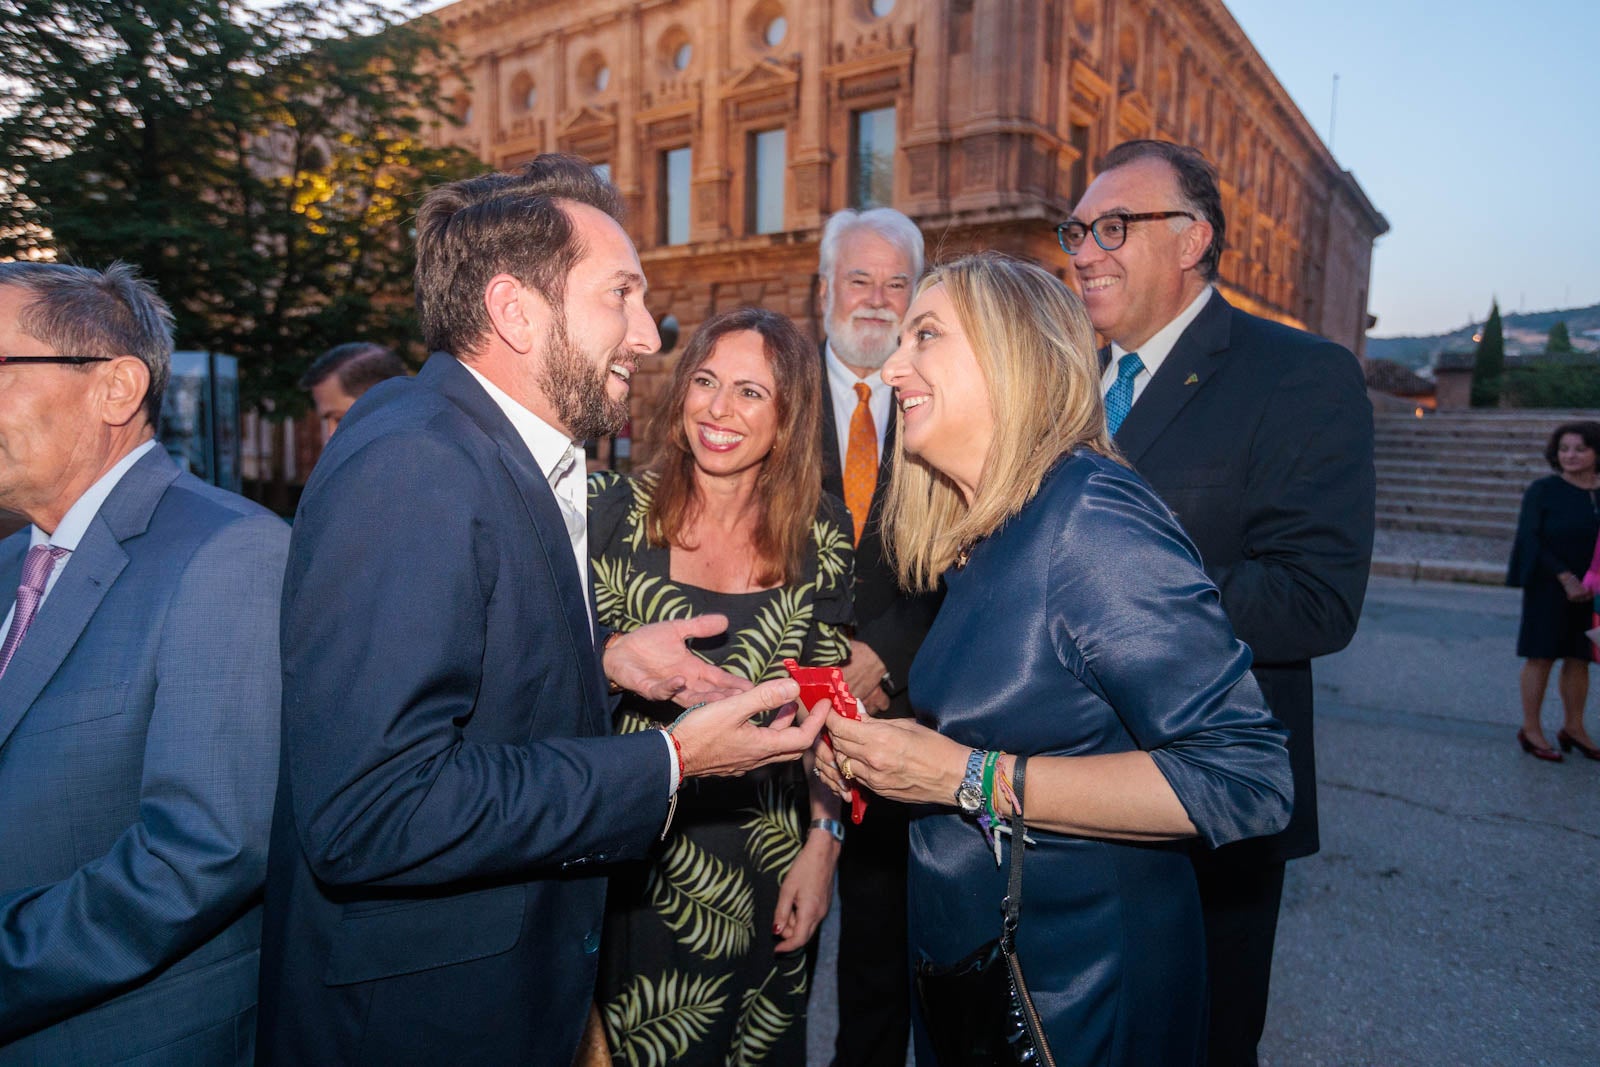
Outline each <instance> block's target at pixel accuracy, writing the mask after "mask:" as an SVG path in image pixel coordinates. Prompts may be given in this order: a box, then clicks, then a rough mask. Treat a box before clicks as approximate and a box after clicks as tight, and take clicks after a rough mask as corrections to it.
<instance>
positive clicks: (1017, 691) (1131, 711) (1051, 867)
mask: <svg viewBox="0 0 1600 1067" xmlns="http://www.w3.org/2000/svg"><path fill="white" fill-rule="evenodd" d="M946 579H947V582H948V586H949V588H948V592H947V594H946V599H945V602H944V605H943V607H942V608H941V609H940V612H939V615H938V618H937V619H936V620H935V622H934V625H933V629H932V630H931V631H930V632H929V634H928V639H927V641H926V642H924V644H923V646H922V650H921V651H920V652H919V653H918V655H917V658H916V662H915V663H914V665H913V667H912V672H911V679H910V681H911V700H912V704H913V707H914V708H915V709H916V714H917V718H918V719H919V721H921V722H922V723H923V724H924V725H926V726H929V727H931V728H933V729H936V730H938V731H939V732H940V733H942V734H945V735H946V736H948V737H950V738H952V739H954V740H956V741H959V742H961V743H962V744H964V745H970V746H972V747H973V748H978V749H1001V750H1003V751H1007V752H1019V753H1026V754H1028V755H1030V756H1086V755H1093V754H1099V753H1112V752H1127V751H1132V750H1135V749H1142V750H1144V751H1147V752H1149V753H1150V754H1151V756H1152V758H1153V759H1154V760H1155V762H1156V764H1157V766H1158V767H1159V769H1160V770H1161V772H1162V774H1163V775H1165V777H1166V779H1167V781H1168V782H1169V783H1170V784H1171V786H1172V788H1173V791H1174V792H1175V793H1176V794H1177V796H1178V799H1179V800H1180V801H1181V802H1182V804H1183V806H1184V809H1185V810H1186V811H1187V812H1188V813H1189V817H1190V819H1191V820H1192V821H1193V822H1194V825H1195V828H1196V830H1197V831H1198V832H1199V835H1200V838H1201V839H1202V841H1203V842H1204V843H1205V844H1206V845H1209V846H1213V847H1214V846H1216V845H1221V844H1224V843H1227V842H1229V841H1236V840H1239V839H1242V838H1246V837H1254V836H1259V835H1265V834H1271V833H1274V832H1276V831H1278V830H1280V829H1282V828H1283V826H1284V825H1285V824H1286V823H1287V822H1288V818H1289V812H1290V808H1291V804H1292V799H1293V785H1292V779H1291V777H1290V773H1289V759H1288V752H1287V749H1286V748H1285V739H1286V736H1287V735H1286V731H1285V730H1284V729H1283V727H1282V725H1281V724H1280V723H1279V722H1278V721H1277V720H1276V719H1274V718H1273V717H1272V715H1271V713H1270V712H1268V710H1267V707H1266V704H1265V703H1264V702H1263V701H1262V698H1261V693H1260V690H1259V689H1258V688H1257V686H1256V683H1255V681H1254V679H1253V678H1252V677H1251V675H1250V670H1249V668H1250V662H1251V657H1250V650H1249V649H1248V648H1246V647H1245V646H1244V645H1243V644H1242V643H1240V642H1239V640H1238V639H1237V638H1236V637H1235V636H1234V633H1233V629H1232V627H1231V626H1229V624H1228V620H1227V618H1226V616H1224V614H1223V612H1222V606H1221V601H1220V598H1219V596H1218V593H1217V590H1216V588H1215V587H1214V586H1213V585H1212V584H1211V582H1210V580H1209V579H1207V577H1206V576H1205V573H1204V571H1203V570H1202V569H1201V566H1200V559H1199V555H1198V553H1197V552H1196V551H1195V549H1194V546H1193V545H1192V544H1191V543H1190V542H1189V539H1188V538H1187V537H1186V536H1185V535H1184V533H1183V531H1182V530H1181V529H1180V528H1179V526H1178V524H1177V522H1176V520H1175V519H1174V518H1173V517H1172V515H1171V513H1170V512H1169V511H1168V510H1167V509H1166V507H1165V506H1164V505H1163V504H1162V503H1161V501H1160V500H1159V499H1158V498H1157V497H1156V495H1155V493H1154V492H1153V491H1152V490H1151V489H1150V488H1149V486H1147V485H1146V484H1145V483H1144V482H1143V481H1142V480H1141V479H1140V478H1139V476H1138V475H1137V474H1134V473H1133V472H1132V471H1130V470H1128V469H1127V468H1125V467H1123V466H1121V465H1119V464H1117V463H1114V462H1112V461H1110V460H1107V459H1104V458H1102V457H1099V456H1095V455H1092V454H1089V453H1086V452H1078V453H1074V454H1072V455H1069V456H1066V457H1063V459H1062V460H1061V461H1060V462H1059V463H1057V464H1056V466H1055V467H1054V468H1053V469H1052V470H1051V472H1050V473H1049V474H1048V475H1047V476H1046V477H1045V480H1044V482H1043V484H1042V485H1041V486H1040V489H1039V492H1038V493H1037V494H1036V495H1035V497H1034V498H1033V500H1031V501H1030V502H1029V503H1028V504H1027V505H1025V506H1024V507H1023V509H1022V510H1021V512H1019V513H1018V514H1017V515H1016V516H1014V517H1013V518H1012V519H1011V520H1009V521H1008V522H1007V523H1006V524H1005V525H1004V526H1003V527H1002V528H1001V529H1000V530H998V531H997V532H996V533H995V534H994V535H992V536H991V537H989V538H987V539H986V540H985V541H983V542H982V543H980V544H979V545H978V546H976V548H975V549H974V551H973V553H972V555H971V559H970V560H969V562H968V564H967V566H966V567H965V568H963V569H961V570H957V571H951V572H950V573H949V574H948V575H947V576H946ZM1030 834H1031V836H1032V837H1033V838H1034V839H1035V840H1036V842H1037V844H1036V845H1034V846H1030V848H1029V852H1028V860H1027V864H1026V874H1025V877H1024V888H1023V910H1022V927H1021V933H1020V937H1019V951H1020V954H1021V959H1022V963H1023V967H1024V970H1025V973H1026V974H1027V977H1028V983H1029V986H1030V988H1031V989H1032V992H1033V995H1034V999H1035V1003H1036V1005H1037V1007H1038V1008H1039V1010H1040V1012H1041V1014H1042V1015H1043V1017H1044V1022H1045V1028H1046V1031H1047V1033H1048V1035H1049V1038H1050V1042H1051V1047H1052V1050H1053V1051H1054V1053H1055V1056H1056V1059H1057V1062H1058V1063H1061V1064H1096V1065H1108V1064H1128V1065H1136V1064H1152V1063H1159V1064H1164V1065H1172V1064H1185V1063H1196V1062H1198V1061H1199V1059H1200V1056H1201V1054H1202V1050H1203V1048H1204V1042H1203V1035H1204V1029H1205V1003H1206V999H1205V953H1204V934H1203V928H1202V925H1201V919H1200V901H1199V897H1198V894H1197V891H1196V889H1195V882H1194V873H1193V868H1192V866H1191V864H1190V862H1189V859H1188V854H1187V852H1188V849H1189V848H1190V847H1191V843H1190V842H1169V843H1156V844H1133V843H1127V842H1119V841H1109V840H1102V839H1093V838H1085V837H1074V836H1069V835H1064V834H1052V833H1046V832H1044V831H1042V830H1037V829H1034V830H1030ZM1005 874H1006V872H1005V869H1004V867H1003V866H997V865H996V863H995V856H994V853H993V851H992V850H991V849H990V848H989V847H988V845H987V844H986V842H985V840H984V838H983V835H982V833H981V832H980V831H979V829H978V827H977V825H976V824H975V823H974V822H973V821H972V820H970V819H966V818H963V817H962V816H961V815H960V814H959V813H956V812H955V811H954V810H953V809H950V808H942V809H933V810H931V811H930V812H929V813H927V814H924V815H922V816H921V817H919V818H917V819H916V820H915V821H914V822H913V824H912V827H911V873H910V907H911V941H912V954H913V958H914V959H923V960H929V961H932V962H934V963H937V964H949V963H952V962H954V961H956V960H958V959H960V958H962V957H963V956H965V955H966V954H967V953H969V952H971V951H972V950H973V949H975V948H977V947H978V946H979V945H981V944H983V943H984V942H986V941H988V940H990V939H991V938H993V937H995V936H997V934H998V933H999V930H1000V902H1001V899H1002V897H1003V896H1004V895H1005ZM921 1044H922V1042H921V1038H920V1035H919V1050H918V1051H919V1062H924V1063H932V1062H933V1060H932V1056H931V1053H930V1052H929V1050H927V1049H926V1048H924V1047H920V1046H921Z"/></svg>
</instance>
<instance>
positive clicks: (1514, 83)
mask: <svg viewBox="0 0 1600 1067" xmlns="http://www.w3.org/2000/svg"><path fill="white" fill-rule="evenodd" d="M1224 2H1225V3H1226V4H1227V6H1228V8H1229V10H1230V11H1232V12H1233V16H1234V18H1235V19H1237V20H1238V22H1239V25H1240V26H1242V27H1243V28H1244V31H1245V33H1246V34H1248V35H1249V37H1250V40H1251V41H1252V42H1253V43H1254V44H1255V46H1256V50H1257V51H1258V52H1260V53H1261V55H1262V57H1263V58H1264V59H1265V60H1266V61H1267V64H1268V65H1269V66H1270V67H1271V68H1272V71H1273V73H1274V74H1276V75H1277V77H1278V80H1279V81H1280V82H1281V83H1282V84H1283V87H1284V88H1285V89H1286V90H1288V92H1289V95H1290V96H1292V97H1293V98H1294V100H1295V102H1296V103H1297V104H1299V105H1300V110H1301V111H1302V112H1304V113H1305V115H1306V117H1307V118H1308V119H1309V120H1310V121H1311V124H1312V126H1313V127H1314V128H1315V129H1316V131H1317V132H1318V133H1319V134H1321V135H1322V137H1323V139H1324V140H1327V136H1328V114H1329V101H1330V94H1331V91H1332V82H1333V75H1334V74H1338V75H1339V101H1338V116H1337V120H1336V122H1335V125H1334V132H1333V145H1332V147H1333V153H1334V156H1335V158H1337V159H1338V160H1339V163H1340V165H1341V166H1343V167H1344V168H1345V169H1347V170H1349V171H1351V172H1352V173H1354V175H1355V177H1356V180H1357V181H1359V182H1360V183H1361V187H1362V188H1363V189H1364V190H1365V191H1366V193H1367V196H1368V197H1369V198H1371V200H1372V202H1373V203H1374V204H1375V205H1376V206H1377V208H1378V210H1379V211H1381V212H1383V214H1384V216H1385V217H1386V218H1388V220H1389V227H1390V230H1389V233H1387V234H1386V235H1384V236H1383V237H1380V238H1379V239H1378V244H1377V249H1376V251H1375V252H1374V254H1373V266H1372V274H1373V277H1372V287H1371V296H1370V308H1371V310H1372V312H1373V313H1374V314H1376V315H1377V316H1378V325H1377V326H1376V327H1375V328H1374V329H1373V331H1372V333H1373V335H1374V336H1378V337H1389V336H1395V335H1399V334H1431V333H1440V332H1443V331H1445V330H1448V329H1452V328H1454V327H1457V326H1461V325H1463V324H1465V323H1466V322H1467V321H1469V319H1482V318H1483V317H1484V316H1485V315H1487V314H1488V310H1489V302H1490V300H1491V299H1492V298H1494V297H1496V296H1498V297H1499V300H1500V307H1501V310H1502V311H1518V310H1526V311H1536V310H1544V309H1550V308H1565V307H1581V306H1588V305H1590V304H1595V303H1600V62H1597V61H1596V53H1595V43H1596V41H1597V39H1600V3H1596V2H1595V0H1523V2H1520V3H1510V4H1508V3H1505V2H1504V0H1496V2H1494V3H1489V2H1486V0H1454V2H1441V0H1341V2H1340V3H1337V4H1330V3H1325V2H1323V3H1306V2H1303V0H1224Z"/></svg>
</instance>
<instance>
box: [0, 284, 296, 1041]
mask: <svg viewBox="0 0 1600 1067" xmlns="http://www.w3.org/2000/svg"><path fill="white" fill-rule="evenodd" d="M170 323H171V315H170V313H169V311H168V310H167V308H166V306H165V305H164V304H163V303H162V302H161V300H160V299H159V298H158V297H157V296H156V295H155V293H154V291H153V290H152V289H151V288H150V287H149V286H148V285H147V284H145V283H144V282H142V281H140V280H138V279H137V278H136V277H135V276H134V274H133V272H132V271H131V270H130V269H129V268H128V267H126V266H123V265H116V266H113V267H111V268H110V269H109V270H107V271H105V272H104V273H100V272H96V271H91V270H85V269H83V268H80V267H68V266H59V265H56V264H37V263H9V264H0V508H5V509H9V510H11V511H14V512H17V513H19V514H21V515H23V516H25V517H26V518H27V520H28V523H29V525H27V526H25V527H23V528H22V529H21V530H19V531H17V532H16V533H14V534H13V535H11V536H10V537H9V538H7V539H6V540H4V541H3V542H0V589H3V590H5V591H6V594H9V592H10V591H11V590H16V598H15V601H14V602H9V601H8V600H7V599H0V606H5V607H8V608H9V610H7V611H6V613H5V615H4V618H3V619H0V634H4V637H3V639H0V1064H6V1065H8V1064H23V1063H27V1064H34V1063H50V1064H91V1063H92V1064H100V1063H139V1064H145V1065H155V1064H177V1063H185V1064H188V1063H205V1064H230V1063H248V1062H250V1060H251V1058H252V1055H253V1048H254V1046H253V1041H254V1029H255V1002H256V971H257V966H258V962H259V954H260V953H259V949H260V939H261V917H260V906H259V899H260V893H261V885H262V881H263V878H264V876H265V872H266V853H267V833H268V827H269V824H270V820H271V816H272V796H273V786H274V784H275V782H276V776H277V762H278V720H279V708H278V704H279V694H280V686H281V681H280V674H279V663H278V597H279V592H280V587H281V584H282V576H283V567H284V560H285V558H286V555H287V550H288V542H289V531H288V528H287V527H286V526H285V525H284V524H283V522H281V521H280V520H278V519H277V518H276V517H274V516H273V515H271V514H270V513H268V512H266V511H264V510H263V509H261V508H259V507H257V506H256V505H254V504H251V503H250V502H248V501H246V500H244V499H242V498H240V497H237V496H234V495H232V494H230V493H226V492H223V491H222V490H219V489H214V488H212V487H210V486H208V485H205V484H203V483H201V482H200V481H198V480H197V479H195V478H194V477H192V476H190V475H188V474H185V473H181V472H180V471H179V470H178V468H177V467H176V466H174V465H173V463H172V461H171V460H170V459H169V458H168V457H167V454H166V452H165V451H164V450H162V448H161V447H160V445H159V444H158V443H157V442H156V441H155V427H156V425H157V424H158V423H159V420H160V411H161V398H162V394H163V392H164V391H165V387H166V381H167V377H168V371H169V365H170V357H171V352H172V340H171V333H170V329H171V327H170ZM6 594H0V596H5V595H6Z"/></svg>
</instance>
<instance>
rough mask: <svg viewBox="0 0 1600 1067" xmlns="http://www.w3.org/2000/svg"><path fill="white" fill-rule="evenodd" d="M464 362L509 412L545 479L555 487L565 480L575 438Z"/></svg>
mask: <svg viewBox="0 0 1600 1067" xmlns="http://www.w3.org/2000/svg"><path fill="white" fill-rule="evenodd" d="M461 365H462V366H463V367H465V368H467V373H469V374H471V375H472V376H473V377H474V378H476V379H478V384H479V385H481V386H483V391H484V392H486V393H488V394H489V399H490V400H493V401H494V402H495V404H496V405H497V406H498V407H499V408H500V410H501V411H503V412H505V413H506V418H508V419H510V420H511V425H512V427H513V428H514V429H515V430H516V431H517V436H518V437H520V438H522V443H523V444H525V445H527V446H528V451H529V452H530V453H532V454H533V461H534V463H536V464H538V466H539V471H540V473H541V474H543V475H544V477H545V480H546V481H547V482H549V483H550V485H551V486H552V487H554V486H555V485H556V483H557V482H560V481H564V480H565V476H566V474H567V472H568V471H569V470H570V465H571V464H572V463H573V462H574V459H573V452H574V450H575V449H576V447H577V446H575V445H574V444H573V441H572V439H571V438H570V437H568V436H567V435H566V434H564V433H562V432H561V431H560V430H558V429H556V428H555V427H554V426H551V425H550V424H549V423H548V422H545V421H544V420H543V419H541V418H540V417H539V416H537V415H535V414H534V413H533V412H531V411H529V410H528V409H527V408H525V407H523V406H522V405H521V404H519V403H517V402H516V401H515V400H513V399H511V396H510V394H508V393H507V392H506V391H505V390H504V389H501V388H500V387H499V386H498V385H495V384H494V383H493V382H491V381H490V380H489V379H487V378H485V377H484V376H483V375H482V374H479V373H478V370H477V368H476V367H474V366H473V365H472V364H470V363H463V364H461Z"/></svg>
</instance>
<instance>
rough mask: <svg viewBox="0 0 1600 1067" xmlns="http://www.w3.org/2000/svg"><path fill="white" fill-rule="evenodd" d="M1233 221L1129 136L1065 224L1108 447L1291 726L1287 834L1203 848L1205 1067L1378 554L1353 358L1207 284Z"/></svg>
mask: <svg viewBox="0 0 1600 1067" xmlns="http://www.w3.org/2000/svg"><path fill="white" fill-rule="evenodd" d="M1225 229H1226V221H1225V219H1224V218H1223V213H1222V198H1221V195H1220V193H1219V192H1218V190H1217V179H1216V172H1215V171H1214V170H1213V169H1212V167H1211V165H1210V164H1209V163H1207V162H1206V161H1205V159H1204V158H1203V157H1202V156H1201V155H1200V153H1199V152H1197V151H1195V150H1194V149H1192V148H1188V147H1184V146H1181V145H1175V144H1171V143H1168V142H1162V141H1130V142H1127V143H1125V144H1122V145H1119V146H1117V147H1116V148H1114V149H1113V150H1112V151H1111V152H1110V153H1109V154H1108V155H1107V156H1106V158H1105V159H1104V160H1102V161H1101V165H1100V172H1099V176H1098V177H1096V178H1095V180H1094V182H1093V183H1092V184H1091V185H1090V186H1089V188H1088V190H1087V191H1086V192H1085V193H1084V196H1083V199H1082V201H1080V202H1079V204H1078V205H1077V207H1076V209H1075V210H1074V211H1073V213H1072V216H1071V217H1070V218H1069V219H1068V220H1067V221H1066V222H1064V223H1062V224H1061V225H1060V226H1059V227H1057V235H1058V237H1059V238H1060V241H1061V247H1062V249H1063V250H1064V251H1065V252H1066V253H1067V255H1068V256H1070V257H1071V262H1072V266H1073V270H1074V274H1075V275H1076V277H1077V282H1078V289H1079V292H1080V293H1081V294H1082V295H1083V300H1084V303H1085V304H1086V305H1087V307H1088V310H1089V318H1090V319H1091V321H1093V323H1094V326H1095V329H1096V330H1098V331H1099V332H1100V334H1101V336H1102V337H1104V338H1105V339H1106V340H1107V341H1109V342H1110V344H1109V346H1108V347H1107V348H1106V349H1103V350H1102V352H1101V357H1102V360H1103V362H1104V363H1105V375H1104V377H1103V378H1102V381H1101V387H1102V389H1104V391H1105V401H1106V419H1107V422H1108V424H1109V425H1110V428H1111V431H1112V433H1113V434H1114V435H1115V439H1116V442H1117V445H1118V446H1119V447H1120V448H1121V449H1122V452H1123V454H1124V455H1125V456H1126V457H1127V458H1128V460H1129V461H1130V462H1131V463H1132V464H1133V465H1134V467H1135V468H1137V470H1138V471H1139V473H1140V474H1141V475H1143V476H1144V478H1145V479H1146V480H1148V481H1149V482H1150V483H1151V485H1152V486H1154V487H1155V489H1156V491H1157V492H1158V493H1160V494H1161V497H1162V499H1163V500H1165V501H1166V503H1167V505H1168V506H1169V507H1171V508H1172V510H1173V511H1174V512H1175V513H1176V514H1177V517H1178V519H1179V521H1180V522H1181V523H1182V524H1183V527H1184V529H1185V530H1186V531H1187V532H1188V534H1189V536H1190V537H1191V538H1192V539H1193V540H1194V543H1195V546H1196V548H1198V549H1199V551H1200V556H1201V558H1202V560H1203V562H1204V564H1205V569H1206V573H1207V574H1208V575H1210V577H1211V579H1212V581H1214V582H1215V583H1216V585H1217V588H1218V589H1219V590H1220V591H1221V593H1222V606H1223V609H1224V610H1225V611H1226V612H1227V614H1228V618H1229V619H1230V620H1231V621H1232V623H1233V626H1234V629H1235V631H1237V633H1238V635H1239V637H1240V639H1241V640H1243V641H1245V642H1246V643H1247V644H1249V645H1250V647H1251V650H1252V651H1253V652H1254V653H1255V669H1254V674H1255V676H1256V680H1257V681H1258V682H1259V683H1260V685H1261V691H1262V694H1263V695H1264V696H1265V697H1266V699H1267V703H1268V704H1269V705H1270V707H1271V708H1272V711H1273V713H1274V714H1275V715H1277V716H1278V718H1280V719H1282V720H1283V722H1284V723H1285V725H1287V726H1288V727H1289V730H1290V736H1289V753H1290V759H1291V763H1292V766H1293V770H1294V784H1295V810H1294V818H1293V819H1292V821H1291V822H1290V824H1289V826H1288V828H1287V829H1286V830H1284V831H1283V832H1282V833H1280V834H1278V835H1276V836H1274V837H1266V838H1256V839H1253V840H1250V841H1243V842H1239V843H1238V844H1234V845H1227V846H1225V847H1223V848H1220V849H1217V850H1215V851H1205V850H1202V849H1196V851H1195V853H1194V864H1195V873H1196V877H1197V880H1198V883H1199V890H1200V902H1201V906H1202V909H1203V911H1204V915H1205V924H1206V939H1207V955H1208V961H1207V962H1208V970H1209V974H1210V977H1211V1041H1210V1060H1209V1062H1210V1064H1211V1065H1212V1067H1234V1065H1238V1064H1254V1063H1255V1062H1256V1045H1257V1043H1258V1042H1259V1040H1260V1038H1261V1031H1262V1027H1263V1024H1264V1022H1265V1019H1266V1008H1267V986H1268V980H1269V978H1270V977H1271V971H1272V949H1273V941H1274V937H1275V934H1276V929H1277V921H1278V903H1279V900H1280V897H1281V895H1282V891H1283V873H1284V863H1285V861H1287V860H1290V859H1295V858H1298V857H1300V856H1308V855H1311V854H1312V853H1314V852H1316V851H1317V847H1318V844H1317V803H1316V801H1317V798H1316V769H1315V762H1314V759H1313V750H1312V729H1311V662H1310V661H1311V659H1312V657H1314V656H1321V655H1326V654H1327V653H1330V652H1335V651H1337V650H1339V649H1341V648H1343V647H1344V646H1345V645H1346V644H1348V643H1349V641H1350V638H1351V637H1352V636H1353V635H1354V633H1355V627H1356V621H1357V619H1358V618H1359V617H1360V615H1361V602H1362V599H1363V597H1364V596H1365V594H1366V585H1367V570H1368V566H1369V564H1370V562H1371V557H1372V532H1373V507H1374V493H1375V490H1374V473H1373V458H1372V451H1373V444H1372V405H1371V404H1370V402H1369V401H1368V400H1367V395H1366V387H1365V383H1364V381H1363V379H1362V374H1361V368H1360V366H1359V364H1358V363H1357V361H1356V359H1355V357H1354V356H1352V355H1351V354H1350V353H1349V352H1348V351H1346V350H1345V349H1343V348H1341V347H1339V346H1338V345H1336V344H1334V343H1332V342H1331V341H1327V340H1324V339H1323V338H1320V337H1314V336H1312V335H1310V334H1307V333H1302V332H1300V331H1299V330H1293V329H1290V328H1288V327H1285V326H1281V325H1279V324H1277V323H1274V322H1269V321H1267V320H1265V319H1261V318H1257V317H1256V316H1254V315H1247V314H1245V313H1244V312H1242V311H1239V310H1237V309H1236V308H1234V307H1232V306H1231V305H1230V304H1229V303H1228V302H1227V301H1226V300H1224V299H1223V298H1222V294H1220V293H1218V292H1217V291H1216V289H1215V288H1214V283H1215V282H1216V279H1217V264H1218V261H1219V260H1220V258H1221V256H1222V250H1223V246H1224V234H1225Z"/></svg>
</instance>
